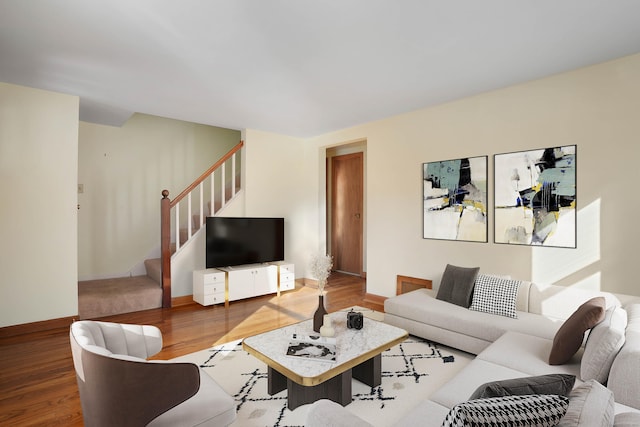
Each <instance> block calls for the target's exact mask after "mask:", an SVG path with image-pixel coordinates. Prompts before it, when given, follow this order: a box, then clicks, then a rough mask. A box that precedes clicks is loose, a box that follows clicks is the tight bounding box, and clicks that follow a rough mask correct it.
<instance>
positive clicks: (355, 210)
mask: <svg viewBox="0 0 640 427" xmlns="http://www.w3.org/2000/svg"><path fill="white" fill-rule="evenodd" d="M362 207H363V153H354V154H345V155H342V156H335V157H332V158H331V255H332V256H333V268H334V270H337V271H342V272H345V273H352V274H357V275H359V276H360V275H362V235H363V224H362V220H363V218H362Z"/></svg>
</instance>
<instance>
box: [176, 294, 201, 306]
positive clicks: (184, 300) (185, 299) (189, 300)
mask: <svg viewBox="0 0 640 427" xmlns="http://www.w3.org/2000/svg"><path fill="white" fill-rule="evenodd" d="M195 303H196V302H195V301H194V300H193V295H184V296H181V297H173V298H171V307H180V306H182V305H189V304H195Z"/></svg>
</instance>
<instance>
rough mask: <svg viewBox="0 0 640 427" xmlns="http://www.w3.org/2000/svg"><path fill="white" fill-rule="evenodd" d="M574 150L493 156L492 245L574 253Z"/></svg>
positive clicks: (552, 149) (530, 151) (552, 150)
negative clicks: (504, 244) (522, 246)
mask: <svg viewBox="0 0 640 427" xmlns="http://www.w3.org/2000/svg"><path fill="white" fill-rule="evenodd" d="M576 148H577V147H576V146H575V145H567V146H563V147H549V148H541V149H537V150H529V151H519V152H515V153H505V154H496V155H495V156H494V173H495V179H494V186H495V192H494V221H495V226H494V239H495V240H494V241H495V242H496V243H506V244H514V245H531V246H550V247H562V248H575V247H576V151H577V150H576Z"/></svg>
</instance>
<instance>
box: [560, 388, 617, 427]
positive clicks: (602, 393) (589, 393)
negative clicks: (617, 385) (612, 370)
mask: <svg viewBox="0 0 640 427" xmlns="http://www.w3.org/2000/svg"><path fill="white" fill-rule="evenodd" d="M614 417H615V402H614V400H613V393H612V392H611V390H609V389H608V388H606V387H605V386H603V385H602V384H600V383H599V382H597V381H596V380H589V381H587V382H586V383H584V384H582V385H579V386H578V387H576V388H574V389H573V390H571V393H569V408H568V409H567V413H566V414H565V416H564V417H563V418H562V420H561V421H560V423H559V424H558V427H578V426H579V427H610V426H612V425H613V419H614Z"/></svg>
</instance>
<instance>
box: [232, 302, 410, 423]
mask: <svg viewBox="0 0 640 427" xmlns="http://www.w3.org/2000/svg"><path fill="white" fill-rule="evenodd" d="M330 316H331V319H332V323H333V327H334V329H335V331H336V334H335V338H336V350H337V355H336V360H335V361H334V362H326V361H317V360H307V359H298V358H293V357H291V356H287V355H286V352H287V347H288V346H289V342H290V341H291V338H292V336H293V334H301V335H312V334H314V332H313V320H306V321H304V322H300V323H296V324H293V325H290V326H285V327H283V328H278V329H275V330H273V331H269V332H265V333H263V334H259V335H254V336H252V337H248V338H245V339H244V340H243V342H242V346H243V348H244V349H245V350H246V351H247V352H248V353H250V354H252V355H253V356H255V357H256V358H258V359H259V360H261V361H263V362H264V363H266V364H267V369H268V385H267V387H268V390H267V391H268V393H269V394H270V395H273V394H276V393H279V392H280V391H282V390H285V389H286V390H287V402H288V407H289V409H291V410H293V409H295V408H297V407H298V406H300V405H304V404H307V403H312V402H315V401H316V400H319V399H331V400H333V401H334V402H338V403H340V404H341V405H343V406H345V405H348V404H349V403H351V400H352V398H351V379H352V378H355V379H357V380H359V381H361V382H363V383H365V384H367V385H369V386H371V387H375V386H378V385H380V382H381V376H382V367H381V362H382V355H381V354H382V352H383V351H385V350H387V349H389V348H391V347H393V346H394V345H396V344H399V343H401V342H402V341H404V340H405V339H406V338H407V337H408V335H409V334H408V333H407V331H405V330H404V329H400V328H397V327H395V326H391V325H387V324H386V323H382V322H378V321H376V320H372V319H369V318H366V317H365V318H364V326H363V328H362V329H360V330H356V329H348V328H347V314H346V312H345V311H340V312H335V313H332V314H330Z"/></svg>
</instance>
